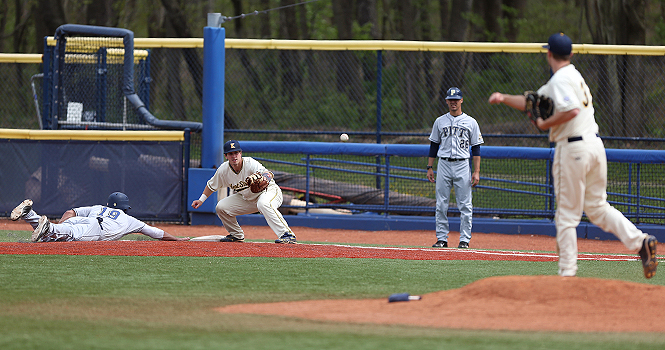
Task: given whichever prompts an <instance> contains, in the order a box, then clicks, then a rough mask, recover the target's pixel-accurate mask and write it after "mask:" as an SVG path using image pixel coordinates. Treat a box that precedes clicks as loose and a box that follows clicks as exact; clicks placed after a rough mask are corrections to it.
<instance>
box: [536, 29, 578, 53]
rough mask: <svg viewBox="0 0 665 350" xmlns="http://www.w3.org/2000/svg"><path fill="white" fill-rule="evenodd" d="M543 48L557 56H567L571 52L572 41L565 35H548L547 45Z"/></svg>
mask: <svg viewBox="0 0 665 350" xmlns="http://www.w3.org/2000/svg"><path fill="white" fill-rule="evenodd" d="M543 48H544V49H548V50H550V51H552V53H555V54H557V55H561V56H568V55H570V53H571V52H572V51H573V41H572V40H570V38H569V37H568V35H566V34H563V33H554V34H552V35H550V38H549V39H548V40H547V45H543Z"/></svg>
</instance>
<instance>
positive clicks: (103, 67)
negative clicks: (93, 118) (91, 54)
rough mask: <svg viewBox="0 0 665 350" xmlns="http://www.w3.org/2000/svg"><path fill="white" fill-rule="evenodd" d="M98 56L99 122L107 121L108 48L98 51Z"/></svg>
mask: <svg viewBox="0 0 665 350" xmlns="http://www.w3.org/2000/svg"><path fill="white" fill-rule="evenodd" d="M98 54H99V55H98V56H97V79H96V80H97V86H96V88H97V101H96V103H97V121H98V122H105V121H106V95H107V92H106V90H107V87H106V86H107V82H106V80H107V78H106V73H107V71H108V67H107V64H106V48H104V47H102V48H100V49H99V50H98Z"/></svg>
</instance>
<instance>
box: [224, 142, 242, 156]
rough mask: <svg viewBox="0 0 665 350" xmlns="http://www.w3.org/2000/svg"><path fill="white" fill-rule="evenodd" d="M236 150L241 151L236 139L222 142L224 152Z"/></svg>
mask: <svg viewBox="0 0 665 350" xmlns="http://www.w3.org/2000/svg"><path fill="white" fill-rule="evenodd" d="M236 151H240V152H242V148H240V142H238V140H229V141H226V143H225V144H224V154H227V153H230V152H236Z"/></svg>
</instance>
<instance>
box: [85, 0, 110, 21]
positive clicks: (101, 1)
mask: <svg viewBox="0 0 665 350" xmlns="http://www.w3.org/2000/svg"><path fill="white" fill-rule="evenodd" d="M114 3H115V1H114V0H95V1H90V2H86V5H85V7H86V9H85V12H86V19H87V20H86V23H87V24H89V25H94V26H102V27H117V26H118V17H117V15H114V11H113V7H114Z"/></svg>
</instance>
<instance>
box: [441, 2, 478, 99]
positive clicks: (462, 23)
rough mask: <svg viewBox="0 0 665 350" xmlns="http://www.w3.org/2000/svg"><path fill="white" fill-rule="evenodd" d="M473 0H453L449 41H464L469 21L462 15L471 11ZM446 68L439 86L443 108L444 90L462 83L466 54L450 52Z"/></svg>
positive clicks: (460, 85) (446, 59)
mask: <svg viewBox="0 0 665 350" xmlns="http://www.w3.org/2000/svg"><path fill="white" fill-rule="evenodd" d="M472 5H473V0H453V5H452V9H451V11H450V13H451V18H450V21H449V22H448V33H449V40H450V41H456V42H459V41H465V40H466V37H467V29H468V27H469V21H468V20H466V19H465V18H464V17H465V15H466V14H467V13H468V12H469V11H471V7H472ZM445 62H446V66H445V67H446V68H445V69H444V72H443V78H442V80H441V86H440V88H439V104H440V106H441V107H443V108H447V105H446V91H448V89H449V88H450V87H452V86H456V87H459V88H460V89H461V88H462V87H463V85H464V71H465V69H466V68H465V66H466V55H465V54H464V53H463V52H451V53H448V54H447V55H446V58H445Z"/></svg>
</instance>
